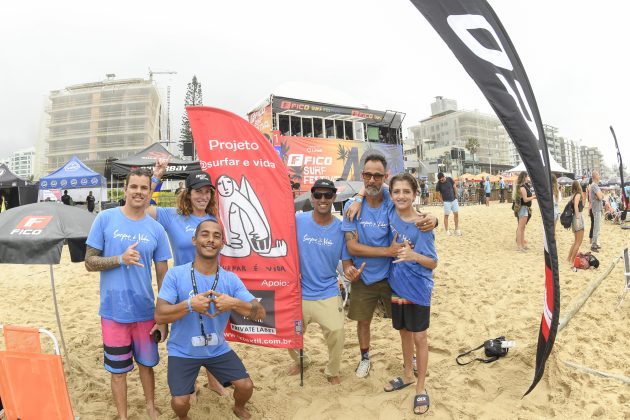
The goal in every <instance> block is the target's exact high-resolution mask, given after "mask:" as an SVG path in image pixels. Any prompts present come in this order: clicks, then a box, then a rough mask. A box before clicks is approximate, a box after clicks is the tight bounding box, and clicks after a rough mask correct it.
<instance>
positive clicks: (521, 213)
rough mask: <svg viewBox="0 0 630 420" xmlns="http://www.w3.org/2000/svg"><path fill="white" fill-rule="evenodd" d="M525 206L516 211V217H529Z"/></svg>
mask: <svg viewBox="0 0 630 420" xmlns="http://www.w3.org/2000/svg"><path fill="white" fill-rule="evenodd" d="M527 208H528V207H527V206H521V208H520V209H519V211H518V217H519V218H520V217H527V216H529V211H528V210H527Z"/></svg>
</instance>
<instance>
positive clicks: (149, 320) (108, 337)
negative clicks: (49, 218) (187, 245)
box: [85, 169, 171, 419]
mask: <svg viewBox="0 0 630 420" xmlns="http://www.w3.org/2000/svg"><path fill="white" fill-rule="evenodd" d="M150 192H151V171H148V170H146V169H137V170H134V171H131V172H130V173H129V174H128V175H127V179H126V180H125V205H124V206H122V207H116V208H113V209H109V210H105V211H103V212H101V213H99V215H98V216H97V217H96V219H95V220H94V224H93V225H92V228H91V229H90V233H89V235H88V238H87V241H86V244H87V252H86V254H85V267H86V268H87V270H88V271H100V272H101V283H100V309H99V315H100V316H101V328H102V333H103V349H104V352H105V357H104V366H105V369H106V370H107V371H109V372H110V373H111V374H112V376H111V386H112V393H113V396H114V403H115V404H116V409H117V410H118V416H119V417H120V418H123V419H126V418H127V372H129V371H131V370H132V369H133V361H134V359H135V361H136V363H137V364H138V370H139V372H140V381H141V382H142V388H143V389H144V392H145V400H146V404H147V412H148V414H149V416H150V417H151V418H152V419H157V416H158V412H157V410H156V409H155V405H154V390H155V379H154V376H153V366H155V365H157V364H158V362H159V360H160V358H159V355H158V350H157V344H156V340H159V341H164V340H165V339H166V335H167V332H168V330H167V326H166V324H161V325H158V324H156V323H155V321H154V318H153V312H154V308H155V306H154V303H153V302H154V295H153V286H152V282H151V262H152V261H154V262H155V276H156V279H157V286H158V290H159V289H160V287H161V285H162V280H163V279H164V275H165V274H166V270H167V269H168V266H167V260H168V259H169V258H171V251H170V248H169V245H168V239H167V237H166V232H164V228H162V226H160V224H159V223H158V222H156V221H155V220H153V219H152V218H151V217H148V216H146V215H145V208H146V203H147V198H148V197H149V194H150ZM158 332H159V335H156V336H155V337H156V338H155V339H154V338H153V336H152V334H153V333H156V334H158ZM157 337H160V338H159V339H158V338H157Z"/></svg>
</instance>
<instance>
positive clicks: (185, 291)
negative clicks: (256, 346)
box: [158, 262, 255, 359]
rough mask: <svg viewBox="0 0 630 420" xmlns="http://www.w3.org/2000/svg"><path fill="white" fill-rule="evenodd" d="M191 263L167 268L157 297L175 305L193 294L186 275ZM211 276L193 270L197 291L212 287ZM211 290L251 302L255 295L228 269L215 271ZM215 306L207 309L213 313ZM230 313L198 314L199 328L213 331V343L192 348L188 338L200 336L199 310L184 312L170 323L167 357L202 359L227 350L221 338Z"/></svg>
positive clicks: (188, 277)
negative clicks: (216, 278) (213, 315)
mask: <svg viewBox="0 0 630 420" xmlns="http://www.w3.org/2000/svg"><path fill="white" fill-rule="evenodd" d="M191 265H192V262H190V263H186V264H183V265H178V266H176V267H173V268H171V269H169V270H168V272H167V273H166V277H165V278H164V282H163V283H162V288H161V289H160V293H159V294H158V297H159V298H160V299H164V300H165V301H167V302H168V303H170V304H172V305H175V304H177V303H180V302H182V301H185V300H187V299H188V298H189V297H191V296H193V295H194V291H193V287H192V279H191V277H190V267H191ZM214 279H215V275H214V274H213V275H211V276H204V275H203V274H201V273H199V272H198V271H197V270H195V282H196V283H197V291H198V292H199V293H202V292H206V291H208V290H210V289H211V288H212V284H213V283H214ZM215 291H217V292H219V293H224V294H227V295H229V296H232V297H234V298H237V299H240V300H244V301H245V302H251V301H252V300H254V299H255V297H254V296H253V295H252V294H251V293H249V291H248V290H247V289H246V288H245V285H244V284H243V282H242V281H241V279H239V278H238V276H237V275H236V274H234V273H232V272H231V271H225V270H224V269H222V268H221V269H220V270H219V281H218V282H217V287H216V288H215ZM215 311H216V308H215V307H214V305H210V312H212V313H214V312H215ZM230 313H231V312H229V311H228V312H222V313H220V314H219V315H217V316H216V317H214V318H210V317H208V316H204V315H202V316H201V319H202V320H203V328H204V332H205V333H206V335H208V334H214V336H216V340H217V341H216V344H213V345H208V346H199V347H195V346H193V345H192V341H191V340H192V337H195V336H200V335H201V325H200V324H199V313H197V312H193V313H187V314H186V315H185V316H184V317H183V318H180V319H178V320H177V321H175V322H174V323H173V324H172V326H171V334H170V336H169V338H168V343H166V348H167V349H168V355H169V356H177V357H188V358H191V359H204V358H208V357H216V356H220V355H222V354H225V353H227V352H228V351H230V346H229V345H228V343H227V342H226V341H225V337H224V336H223V331H224V330H225V327H226V325H227V323H228V320H229V318H230Z"/></svg>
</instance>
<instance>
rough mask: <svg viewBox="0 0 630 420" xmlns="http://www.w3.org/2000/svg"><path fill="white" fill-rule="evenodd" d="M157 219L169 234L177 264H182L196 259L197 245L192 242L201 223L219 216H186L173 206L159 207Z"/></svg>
mask: <svg viewBox="0 0 630 420" xmlns="http://www.w3.org/2000/svg"><path fill="white" fill-rule="evenodd" d="M156 210H157V221H158V222H159V223H160V224H161V225H162V226H163V227H164V230H166V233H167V234H168V240H169V241H170V243H171V249H172V250H173V258H174V259H175V265H182V264H186V263H189V262H191V261H192V260H194V259H195V253H196V251H195V247H194V246H193V244H192V237H193V236H194V235H195V229H197V226H198V225H199V223H201V222H203V221H204V220H214V221H216V220H217V218H216V217H214V216H212V215H210V214H207V215H205V216H203V217H198V216H193V215H192V214H191V215H190V216H184V215H182V214H177V209H176V208H173V207H157V208H156Z"/></svg>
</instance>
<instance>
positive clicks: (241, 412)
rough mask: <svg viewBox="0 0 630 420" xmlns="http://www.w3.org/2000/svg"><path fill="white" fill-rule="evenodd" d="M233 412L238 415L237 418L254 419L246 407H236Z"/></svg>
mask: <svg viewBox="0 0 630 420" xmlns="http://www.w3.org/2000/svg"><path fill="white" fill-rule="evenodd" d="M232 411H233V412H234V414H236V417H238V418H239V419H245V420H247V419H250V418H251V417H252V415H251V414H250V413H249V411H247V409H246V408H245V407H237V406H234V407H232Z"/></svg>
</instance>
